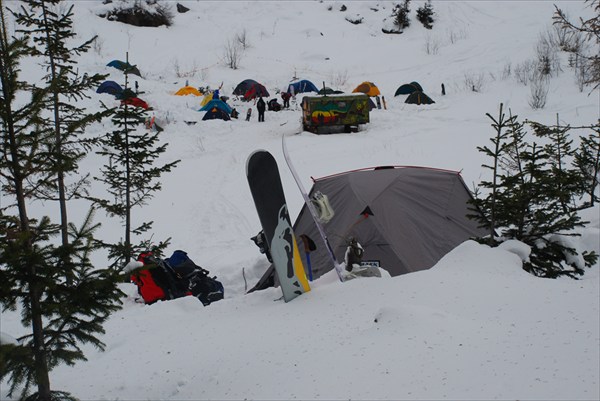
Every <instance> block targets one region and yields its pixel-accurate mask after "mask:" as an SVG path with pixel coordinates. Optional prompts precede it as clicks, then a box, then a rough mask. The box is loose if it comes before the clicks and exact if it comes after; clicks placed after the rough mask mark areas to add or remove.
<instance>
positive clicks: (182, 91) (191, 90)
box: [175, 86, 202, 96]
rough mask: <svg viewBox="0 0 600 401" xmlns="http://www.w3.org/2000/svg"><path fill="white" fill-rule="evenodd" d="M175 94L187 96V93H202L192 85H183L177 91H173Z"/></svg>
mask: <svg viewBox="0 0 600 401" xmlns="http://www.w3.org/2000/svg"><path fill="white" fill-rule="evenodd" d="M175 94H176V95H177V96H187V95H194V96H202V93H200V91H199V90H198V89H196V88H194V87H193V86H184V87H182V88H180V89H179V90H178V91H177V92H175Z"/></svg>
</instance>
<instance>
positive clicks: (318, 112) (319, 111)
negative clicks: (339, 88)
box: [302, 93, 371, 134]
mask: <svg viewBox="0 0 600 401" xmlns="http://www.w3.org/2000/svg"><path fill="white" fill-rule="evenodd" d="M370 103H371V100H370V99H369V97H368V96H367V95H365V94H364V93H353V94H340V95H324V96H305V97H303V98H302V127H303V128H304V130H305V131H310V132H314V133H315V134H331V133H338V132H356V131H358V129H359V125H361V124H366V123H368V122H369V110H370V108H371V107H370Z"/></svg>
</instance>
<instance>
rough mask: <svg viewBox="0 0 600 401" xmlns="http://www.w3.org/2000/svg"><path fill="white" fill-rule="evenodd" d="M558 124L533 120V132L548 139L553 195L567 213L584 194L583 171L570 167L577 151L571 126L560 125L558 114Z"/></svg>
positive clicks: (547, 151) (546, 147) (546, 148)
mask: <svg viewBox="0 0 600 401" xmlns="http://www.w3.org/2000/svg"><path fill="white" fill-rule="evenodd" d="M556 119H557V124H556V126H553V127H549V126H546V125H543V124H539V123H536V122H531V123H530V125H531V127H532V128H533V133H534V135H536V136H537V137H540V138H543V139H547V140H548V143H547V144H546V145H545V151H546V153H547V154H548V157H549V168H550V173H551V174H552V177H553V179H554V185H553V186H552V188H549V189H548V190H549V191H552V196H553V197H555V198H556V199H558V201H559V202H560V204H561V205H562V209H563V211H564V212H565V213H568V212H569V211H571V210H574V209H576V208H577V206H576V204H575V203H576V200H577V199H579V198H580V197H581V195H582V194H583V192H582V190H581V185H580V183H581V181H582V180H583V177H582V176H581V171H580V170H578V169H575V168H570V167H571V163H570V160H572V159H573V157H574V155H575V151H574V149H573V148H572V144H573V140H572V139H570V136H569V134H568V133H569V131H570V129H571V128H570V127H569V126H560V125H559V124H558V116H557V117H556Z"/></svg>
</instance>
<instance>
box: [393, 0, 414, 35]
mask: <svg viewBox="0 0 600 401" xmlns="http://www.w3.org/2000/svg"><path fill="white" fill-rule="evenodd" d="M409 13H410V0H404V2H403V3H402V4H396V5H395V6H394V8H393V10H392V17H393V22H394V25H395V26H396V27H397V28H398V29H399V30H400V31H402V30H403V29H405V28H408V27H409V26H410V17H409Z"/></svg>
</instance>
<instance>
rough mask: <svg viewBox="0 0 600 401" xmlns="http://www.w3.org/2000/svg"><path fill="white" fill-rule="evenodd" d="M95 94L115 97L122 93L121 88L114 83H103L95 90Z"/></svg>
mask: <svg viewBox="0 0 600 401" xmlns="http://www.w3.org/2000/svg"><path fill="white" fill-rule="evenodd" d="M96 93H108V94H111V95H113V96H117V95H119V94H121V93H123V88H121V85H119V84H118V83H116V82H115V81H104V82H102V83H101V84H100V86H99V87H98V89H96Z"/></svg>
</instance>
